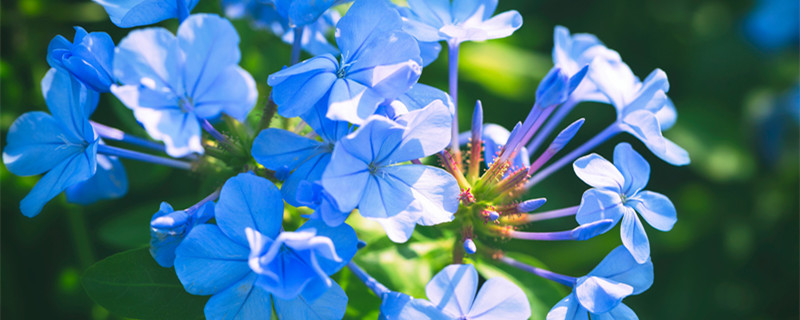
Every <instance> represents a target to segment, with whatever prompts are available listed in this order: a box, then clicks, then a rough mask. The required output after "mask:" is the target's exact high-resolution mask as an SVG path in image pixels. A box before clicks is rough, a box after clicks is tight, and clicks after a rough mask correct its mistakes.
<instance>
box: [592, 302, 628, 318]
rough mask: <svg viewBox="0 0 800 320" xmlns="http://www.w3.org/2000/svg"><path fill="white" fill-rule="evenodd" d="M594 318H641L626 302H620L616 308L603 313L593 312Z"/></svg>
mask: <svg viewBox="0 0 800 320" xmlns="http://www.w3.org/2000/svg"><path fill="white" fill-rule="evenodd" d="M592 319H596V320H639V317H638V316H636V313H634V312H633V310H631V308H629V307H628V306H626V305H625V304H624V303H620V304H619V305H617V307H616V308H614V309H611V311H609V312H606V313H603V314H592Z"/></svg>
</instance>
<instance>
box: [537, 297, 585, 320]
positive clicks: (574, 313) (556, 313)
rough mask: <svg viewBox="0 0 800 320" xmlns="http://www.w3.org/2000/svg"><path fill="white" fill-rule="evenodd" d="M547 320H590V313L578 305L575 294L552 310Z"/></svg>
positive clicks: (562, 300) (565, 298)
mask: <svg viewBox="0 0 800 320" xmlns="http://www.w3.org/2000/svg"><path fill="white" fill-rule="evenodd" d="M547 320H589V313H588V311H586V309H584V308H583V307H582V306H581V305H580V304H579V303H578V299H577V298H576V297H575V294H574V293H570V294H569V295H568V296H566V297H564V299H561V301H559V302H558V303H556V305H555V306H553V308H552V309H550V312H548V313H547Z"/></svg>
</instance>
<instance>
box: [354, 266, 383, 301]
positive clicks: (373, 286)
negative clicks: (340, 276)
mask: <svg viewBox="0 0 800 320" xmlns="http://www.w3.org/2000/svg"><path fill="white" fill-rule="evenodd" d="M347 268H349V269H350V271H351V272H352V273H353V274H354V275H356V277H358V279H359V280H361V282H363V283H364V284H365V285H366V286H367V288H369V289H370V290H372V292H373V293H374V294H375V295H376V296H378V297H381V298H383V295H384V294H387V293H389V292H391V291H390V290H389V288H386V286H384V285H383V284H382V283H380V282H378V280H375V278H373V277H371V276H370V275H369V274H367V272H366V271H364V269H361V267H359V266H358V265H357V264H356V263H355V262H353V261H350V262H349V263H347Z"/></svg>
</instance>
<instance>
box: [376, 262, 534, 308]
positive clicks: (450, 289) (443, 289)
mask: <svg viewBox="0 0 800 320" xmlns="http://www.w3.org/2000/svg"><path fill="white" fill-rule="evenodd" d="M476 292H477V296H476V295H475V293H476ZM425 295H427V296H428V299H429V301H428V300H424V299H414V298H411V297H409V296H408V295H405V294H402V293H397V292H390V293H388V294H384V297H383V303H382V304H381V319H386V320H395V319H397V320H412V319H475V320H482V319H487V320H488V319H508V320H512V319H528V317H530V316H531V307H530V305H529V304H528V298H527V297H526V296H525V292H523V291H522V289H520V288H519V287H517V286H516V285H515V284H513V283H511V282H510V281H508V280H506V279H503V278H491V279H489V280H487V281H486V282H484V283H483V286H482V287H481V290H480V291H478V272H477V271H475V267H473V266H472V265H471V264H453V265H449V266H447V267H445V268H444V269H442V271H440V272H439V273H437V274H436V275H435V276H434V277H433V279H431V281H430V282H428V285H427V286H425Z"/></svg>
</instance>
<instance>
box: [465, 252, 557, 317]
mask: <svg viewBox="0 0 800 320" xmlns="http://www.w3.org/2000/svg"><path fill="white" fill-rule="evenodd" d="M506 255H507V256H509V257H512V258H514V259H515V260H517V261H520V262H523V263H526V264H529V265H532V266H535V267H539V268H546V267H545V265H544V264H543V263H541V262H540V261H539V260H537V259H534V258H532V257H529V256H527V255H523V254H518V253H506ZM475 268H476V269H478V272H479V273H480V274H481V276H483V277H484V278H486V279H489V278H494V277H503V278H506V279H508V280H509V281H511V282H513V283H514V284H516V285H517V286H519V287H520V288H521V289H522V291H524V292H525V295H526V296H528V302H530V305H531V319H534V320H538V319H545V317H546V316H547V312H548V311H550V309H551V308H552V307H553V306H554V305H555V304H556V303H557V302H558V301H559V300H561V299H562V298H564V297H565V296H567V294H568V293H569V292H568V291H567V290H566V287H564V286H562V285H560V284H557V283H555V282H552V281H549V280H545V279H542V278H540V277H538V276H536V275H534V274H531V273H528V272H525V271H522V270H520V269H517V268H514V267H512V266H509V265H506V264H504V263H501V262H499V261H496V260H490V261H487V260H480V261H478V262H476V263H475Z"/></svg>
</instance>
